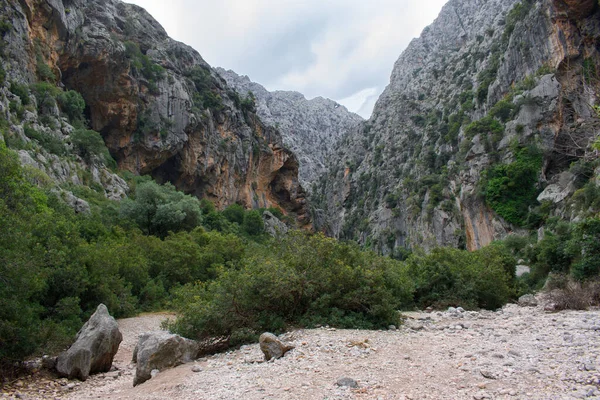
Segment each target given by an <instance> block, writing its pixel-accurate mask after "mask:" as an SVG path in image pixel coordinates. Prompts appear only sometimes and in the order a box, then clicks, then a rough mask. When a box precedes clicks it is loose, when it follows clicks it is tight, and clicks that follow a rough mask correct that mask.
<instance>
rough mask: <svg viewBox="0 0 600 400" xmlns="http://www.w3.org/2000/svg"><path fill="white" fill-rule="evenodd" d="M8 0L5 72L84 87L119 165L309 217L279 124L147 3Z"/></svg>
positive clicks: (213, 195)
mask: <svg viewBox="0 0 600 400" xmlns="http://www.w3.org/2000/svg"><path fill="white" fill-rule="evenodd" d="M0 9H1V10H2V15H3V19H5V20H7V21H10V23H11V24H12V29H9V30H8V32H7V33H6V34H5V42H6V46H5V49H4V51H5V53H4V54H5V55H6V56H5V57H3V64H4V69H5V70H6V71H7V75H8V77H9V78H10V79H11V80H14V81H20V82H27V83H32V82H35V81H36V80H39V79H42V78H43V76H41V75H40V73H43V74H45V75H48V74H51V75H53V76H54V78H56V80H58V82H59V85H64V86H65V87H66V88H68V89H73V90H76V91H77V92H79V93H81V95H82V96H83V98H84V99H85V102H86V104H87V108H86V114H87V117H88V118H89V121H90V125H91V127H92V128H93V129H94V130H96V131H98V132H100V133H101V134H102V136H103V138H104V141H105V142H106V145H107V146H108V148H109V150H110V152H111V154H112V155H113V157H114V158H115V159H116V160H117V162H118V165H119V167H120V168H122V169H127V170H129V171H131V172H134V173H136V174H150V175H152V176H153V177H154V178H155V179H157V180H159V181H170V182H172V183H173V184H174V185H175V186H176V187H178V188H179V189H181V190H184V191H185V192H187V193H192V194H195V195H196V196H198V197H206V198H209V199H211V200H213V201H214V202H215V203H216V205H217V206H218V207H224V206H227V205H229V204H231V203H235V202H237V203H241V204H243V205H244V206H246V207H248V208H252V207H269V206H275V207H279V208H281V209H282V210H283V211H284V212H286V213H289V214H291V215H294V216H296V217H297V218H298V221H299V222H300V223H301V224H308V223H309V217H308V213H307V211H306V210H307V207H306V200H305V195H304V190H303V189H302V187H301V186H300V184H299V182H298V161H297V158H296V156H295V155H294V154H293V153H292V152H291V151H289V150H288V149H286V148H285V147H284V146H283V143H282V140H281V135H280V134H279V132H278V131H277V130H276V129H275V128H273V127H270V126H266V125H264V124H263V123H262V122H261V120H260V119H259V118H258V117H257V115H256V114H255V112H254V107H253V106H252V105H248V104H246V103H242V102H241V99H240V97H239V95H238V94H237V93H236V92H235V91H234V90H233V89H231V88H230V87H229V86H228V85H227V83H226V82H225V81H224V80H223V79H222V78H221V77H220V76H219V75H218V74H217V73H216V72H215V71H214V70H213V69H212V68H211V67H210V66H209V65H208V64H207V63H206V62H205V61H204V60H203V59H202V57H201V56H200V55H199V54H198V53H197V52H196V51H195V50H193V49H192V48H190V47H188V46H186V45H184V44H182V43H179V42H176V41H174V40H172V39H171V38H169V37H168V35H167V34H166V32H165V31H164V29H163V28H162V27H161V26H160V25H159V24H158V23H157V22H156V20H154V19H153V18H152V17H151V16H150V15H149V14H148V13H147V12H146V11H145V10H143V9H142V8H140V7H137V6H134V5H129V4H125V3H122V2H120V1H118V0H102V1H101V0H44V1H42V0H19V1H17V0H1V1H0ZM40 65H42V66H43V65H46V66H49V67H50V71H51V72H48V71H47V68H42V70H40ZM52 80H53V79H50V81H52Z"/></svg>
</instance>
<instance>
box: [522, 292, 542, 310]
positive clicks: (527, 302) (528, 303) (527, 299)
mask: <svg viewBox="0 0 600 400" xmlns="http://www.w3.org/2000/svg"><path fill="white" fill-rule="evenodd" d="M519 305H520V306H522V307H535V306H537V305H538V303H537V300H536V299H535V296H534V295H532V294H524V295H523V296H521V297H519Z"/></svg>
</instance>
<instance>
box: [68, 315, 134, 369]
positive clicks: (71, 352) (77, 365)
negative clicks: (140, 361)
mask: <svg viewBox="0 0 600 400" xmlns="http://www.w3.org/2000/svg"><path fill="white" fill-rule="evenodd" d="M122 340H123V335H121V332H120V331H119V326H118V324H117V321H115V319H114V318H113V317H111V316H110V314H109V313H108V309H107V308H106V306H105V305H104V304H100V305H99V306H98V308H97V309H96V312H95V313H94V314H93V315H92V316H91V318H90V319H89V321H88V322H86V323H85V325H83V328H81V330H80V331H79V332H78V333H77V336H76V338H75V343H73V345H72V346H71V347H69V349H68V350H67V351H65V352H63V353H61V354H60V355H59V356H58V360H57V362H56V370H57V371H58V373H59V374H60V375H61V376H65V377H67V378H70V379H73V378H77V379H81V380H82V381H84V380H86V379H87V377H88V376H89V375H90V374H93V373H97V372H107V371H109V370H110V367H111V366H112V362H113V358H114V356H115V354H116V353H117V350H119V344H120V343H121V341H122Z"/></svg>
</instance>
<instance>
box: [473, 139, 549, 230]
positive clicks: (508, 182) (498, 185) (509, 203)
mask: <svg viewBox="0 0 600 400" xmlns="http://www.w3.org/2000/svg"><path fill="white" fill-rule="evenodd" d="M541 167H542V156H541V154H540V153H539V151H537V150H536V149H534V148H521V149H518V150H517V151H516V154H515V161H514V162H512V163H510V164H500V165H496V166H494V167H492V168H490V169H489V170H488V171H487V175H486V178H485V179H484V181H483V184H484V194H485V199H486V202H487V204H488V205H489V206H490V207H491V208H492V209H493V210H494V211H495V212H496V213H498V215H500V216H501V217H502V218H504V219H505V220H506V221H508V222H510V223H511V224H515V225H518V226H523V225H525V223H526V221H527V214H528V213H529V208H530V207H531V206H533V205H535V204H536V202H537V200H536V198H537V195H538V193H539V189H538V188H537V187H536V183H537V181H538V175H539V173H540V169H541Z"/></svg>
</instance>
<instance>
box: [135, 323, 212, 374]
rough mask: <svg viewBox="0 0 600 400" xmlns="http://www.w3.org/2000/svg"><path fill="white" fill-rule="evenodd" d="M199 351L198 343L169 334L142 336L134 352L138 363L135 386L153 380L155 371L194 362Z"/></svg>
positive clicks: (146, 334)
mask: <svg viewBox="0 0 600 400" xmlns="http://www.w3.org/2000/svg"><path fill="white" fill-rule="evenodd" d="M199 350H200V344H199V343H198V342H196V341H194V340H190V339H186V338H183V337H181V336H179V335H173V334H170V333H168V332H148V333H144V334H143V335H140V338H139V340H138V344H137V346H136V347H135V350H134V352H133V357H134V361H135V362H136V363H137V368H136V370H135V378H134V379H133V386H137V385H139V384H140V383H144V382H146V381H147V380H148V379H150V378H152V376H153V375H152V371H153V370H158V371H161V370H164V369H167V368H173V367H176V366H178V365H181V364H184V363H186V362H190V361H193V360H194V359H195V358H196V356H197V355H198V351H199Z"/></svg>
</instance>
